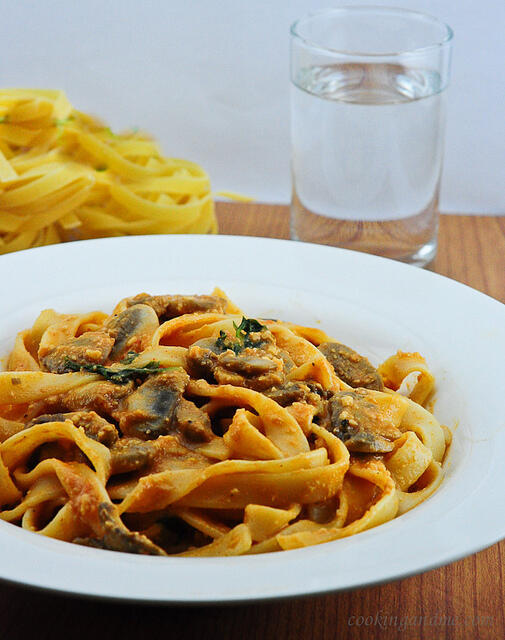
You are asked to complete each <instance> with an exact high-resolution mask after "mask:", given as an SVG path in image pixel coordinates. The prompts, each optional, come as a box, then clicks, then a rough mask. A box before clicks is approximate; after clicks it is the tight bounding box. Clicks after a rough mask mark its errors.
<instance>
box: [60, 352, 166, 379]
mask: <svg viewBox="0 0 505 640" xmlns="http://www.w3.org/2000/svg"><path fill="white" fill-rule="evenodd" d="M65 369H66V370H68V371H88V372H89V373H98V374H99V375H101V376H102V377H103V378H105V380H109V382H114V383H115V384H127V383H128V382H130V380H137V379H138V378H140V379H144V378H146V377H147V376H150V375H152V374H154V373H160V372H161V371H166V368H165V367H162V366H161V365H160V363H159V362H157V361H156V360H152V361H151V362H148V363H147V364H146V365H144V366H143V367H125V368H124V369H112V368H111V367H104V366H103V365H102V364H80V363H79V362H75V361H74V360H71V359H70V358H68V357H67V358H65Z"/></svg>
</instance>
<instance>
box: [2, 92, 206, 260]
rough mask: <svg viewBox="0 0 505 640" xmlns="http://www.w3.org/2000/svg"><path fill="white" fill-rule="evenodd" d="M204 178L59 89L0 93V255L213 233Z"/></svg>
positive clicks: (188, 164)
mask: <svg viewBox="0 0 505 640" xmlns="http://www.w3.org/2000/svg"><path fill="white" fill-rule="evenodd" d="M216 231H217V223H216V217H215V213H214V202H213V199H212V194H211V190H210V181H209V177H208V175H207V174H206V173H205V171H204V170H203V169H202V168H201V167H199V166H198V165H197V164H195V163H194V162H189V161H187V160H181V159H176V158H166V157H164V156H163V154H162V152H161V150H160V148H159V147H158V145H157V144H156V142H155V141H153V140H152V139H151V138H150V137H149V136H147V135H146V134H145V133H143V132H141V131H137V130H130V131H126V132H124V133H120V134H115V133H113V132H112V131H111V130H110V128H109V127H107V126H105V125H104V124H103V123H101V122H100V121H99V120H97V119H96V118H93V117H91V116H89V115H87V114H85V113H81V112H79V111H77V110H75V109H74V108H73V107H72V105H71V104H70V102H69V101H68V100H67V98H66V96H65V94H64V93H63V92H62V91H49V90H47V91H46V90H39V89H4V90H0V254H3V253H9V252H11V251H18V250H20V249H28V248H31V247H39V246H42V245H48V244H55V243H57V242H65V241H69V240H83V239H88V238H102V237H107V236H123V235H138V234H153V233H215V232H216Z"/></svg>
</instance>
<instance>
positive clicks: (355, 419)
mask: <svg viewBox="0 0 505 640" xmlns="http://www.w3.org/2000/svg"><path fill="white" fill-rule="evenodd" d="M321 424H322V425H323V426H324V427H325V428H326V429H328V430H329V431H331V432H332V433H333V434H334V435H336V436H337V437H338V438H340V439H341V440H342V442H343V443H344V444H345V445H346V446H347V448H348V449H349V451H354V452H359V453H387V452H389V451H392V450H393V442H392V441H393V440H395V439H396V438H399V437H400V435H401V432H400V430H399V429H397V428H396V427H395V426H394V425H392V424H390V423H387V422H385V421H384V414H383V411H382V410H381V407H379V406H378V404H377V403H376V402H374V398H373V396H371V394H369V393H368V392H367V391H366V390H365V389H359V390H358V391H338V392H337V393H334V394H333V396H332V397H331V398H330V400H329V401H328V403H327V405H326V412H325V413H324V414H323V415H322V416H321Z"/></svg>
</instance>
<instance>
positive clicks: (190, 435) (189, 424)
mask: <svg viewBox="0 0 505 640" xmlns="http://www.w3.org/2000/svg"><path fill="white" fill-rule="evenodd" d="M188 381H189V376H188V374H187V373H186V372H185V371H184V370H183V369H175V370H173V371H169V372H167V373H162V374H159V375H157V376H152V377H151V378H149V379H148V380H147V381H146V382H144V384H142V385H140V387H138V389H137V390H136V391H134V392H133V393H132V394H131V395H130V396H128V398H126V400H125V402H124V405H123V407H122V409H121V410H120V411H119V412H118V413H117V416H118V419H119V426H120V429H121V431H122V432H123V434H125V435H127V436H131V437H137V438H141V439H142V440H151V439H153V438H157V437H158V436H161V435H168V434H171V433H179V434H180V435H181V436H182V437H183V438H184V439H186V440H189V441H190V442H195V441H199V442H202V441H207V440H210V439H211V438H212V437H213V433H212V429H211V425H210V419H209V416H208V415H207V414H206V413H204V412H203V411H201V410H200V409H198V408H197V407H196V406H195V405H194V404H193V403H192V402H190V401H189V400H186V399H185V398H183V397H182V393H183V392H184V390H185V388H186V385H187V383H188Z"/></svg>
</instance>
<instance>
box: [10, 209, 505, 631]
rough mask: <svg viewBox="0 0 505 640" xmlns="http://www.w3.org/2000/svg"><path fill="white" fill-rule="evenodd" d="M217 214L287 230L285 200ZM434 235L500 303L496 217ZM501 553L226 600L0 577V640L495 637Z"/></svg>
mask: <svg viewBox="0 0 505 640" xmlns="http://www.w3.org/2000/svg"><path fill="white" fill-rule="evenodd" d="M218 215H219V222H220V230H221V233H223V234H234V235H257V236H267V237H276V238H287V237H288V229H289V224H288V210H287V207H282V206H270V205H256V204H254V205H250V204H249V205H244V204H230V203H220V204H219V205H218ZM439 240H440V242H439V252H438V255H437V258H436V260H435V261H434V263H433V264H432V266H431V267H430V268H431V269H432V270H433V271H436V272H438V273H441V274H443V275H445V276H448V277H450V278H453V279H455V280H459V281H460V282H463V283H465V284H467V285H469V286H471V287H474V288H476V289H479V290H480V291H483V292H485V293H487V294H488V295H490V296H493V297H494V298H497V299H498V300H501V301H502V302H505V217H502V218H499V217H483V216H477V217H475V216H454V215H451V216H449V215H444V216H441V221H440V237H439ZM469 517H471V514H469ZM427 543H428V544H429V540H428V541H427ZM384 552H385V553H387V549H385V550H384ZM414 552H415V550H414ZM504 559H505V541H502V542H500V543H499V544H496V545H494V546H492V547H490V548H489V549H486V550H485V551H481V552H480V553H477V554H475V555H473V556H470V557H469V558H466V559H464V560H460V561H459V562H455V563H453V564H451V565H448V566H446V567H442V568H440V569H437V570H434V571H429V572H428V573H424V574H422V575H418V576H414V577H411V578H407V579H405V580H401V581H398V582H394V583H390V584H386V585H383V586H379V587H372V588H367V589H359V590H356V591H352V592H346V593H340V594H336V595H327V596H320V597H314V598H306V599H299V600H288V601H282V602H273V603H267V604H254V605H241V606H233V607H216V606H213V607H200V608H183V607H141V606H138V605H133V604H115V603H109V602H95V601H88V600H78V599H71V598H68V597H65V596H60V595H52V594H47V593H41V592H35V591H30V590H26V589H23V588H20V587H14V586H11V585H6V584H0V640H18V639H23V640H24V639H25V638H26V639H37V640H46V639H47V640H50V639H51V640H57V639H59V638H65V639H67V640H70V639H72V640H78V639H80V638H93V639H95V640H98V639H102V638H107V639H108V640H116V639H122V640H130V639H133V638H135V639H138V640H143V639H144V638H146V639H150V640H151V639H156V640H158V639H165V638H177V639H182V638H195V639H200V638H201V639H204V640H213V639H214V638H219V639H220V640H226V639H228V638H240V639H242V638H244V639H246V640H247V639H249V638H251V639H252V638H254V639H258V640H259V639H265V638H268V639H269V638H275V639H282V640H283V639H285V638H286V639H287V638H289V640H306V639H307V640H312V639H319V638H324V639H332V640H333V639H335V640H336V639H337V638H338V639H344V640H354V639H356V638H366V639H367V640H368V639H370V640H373V639H376V638H380V639H381V640H382V639H384V640H390V639H392V638H402V639H404V640H467V639H468V640H502V639H503V638H505V595H504V594H505V580H504V573H505V572H504V566H503V563H504ZM167 581H170V575H167Z"/></svg>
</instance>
